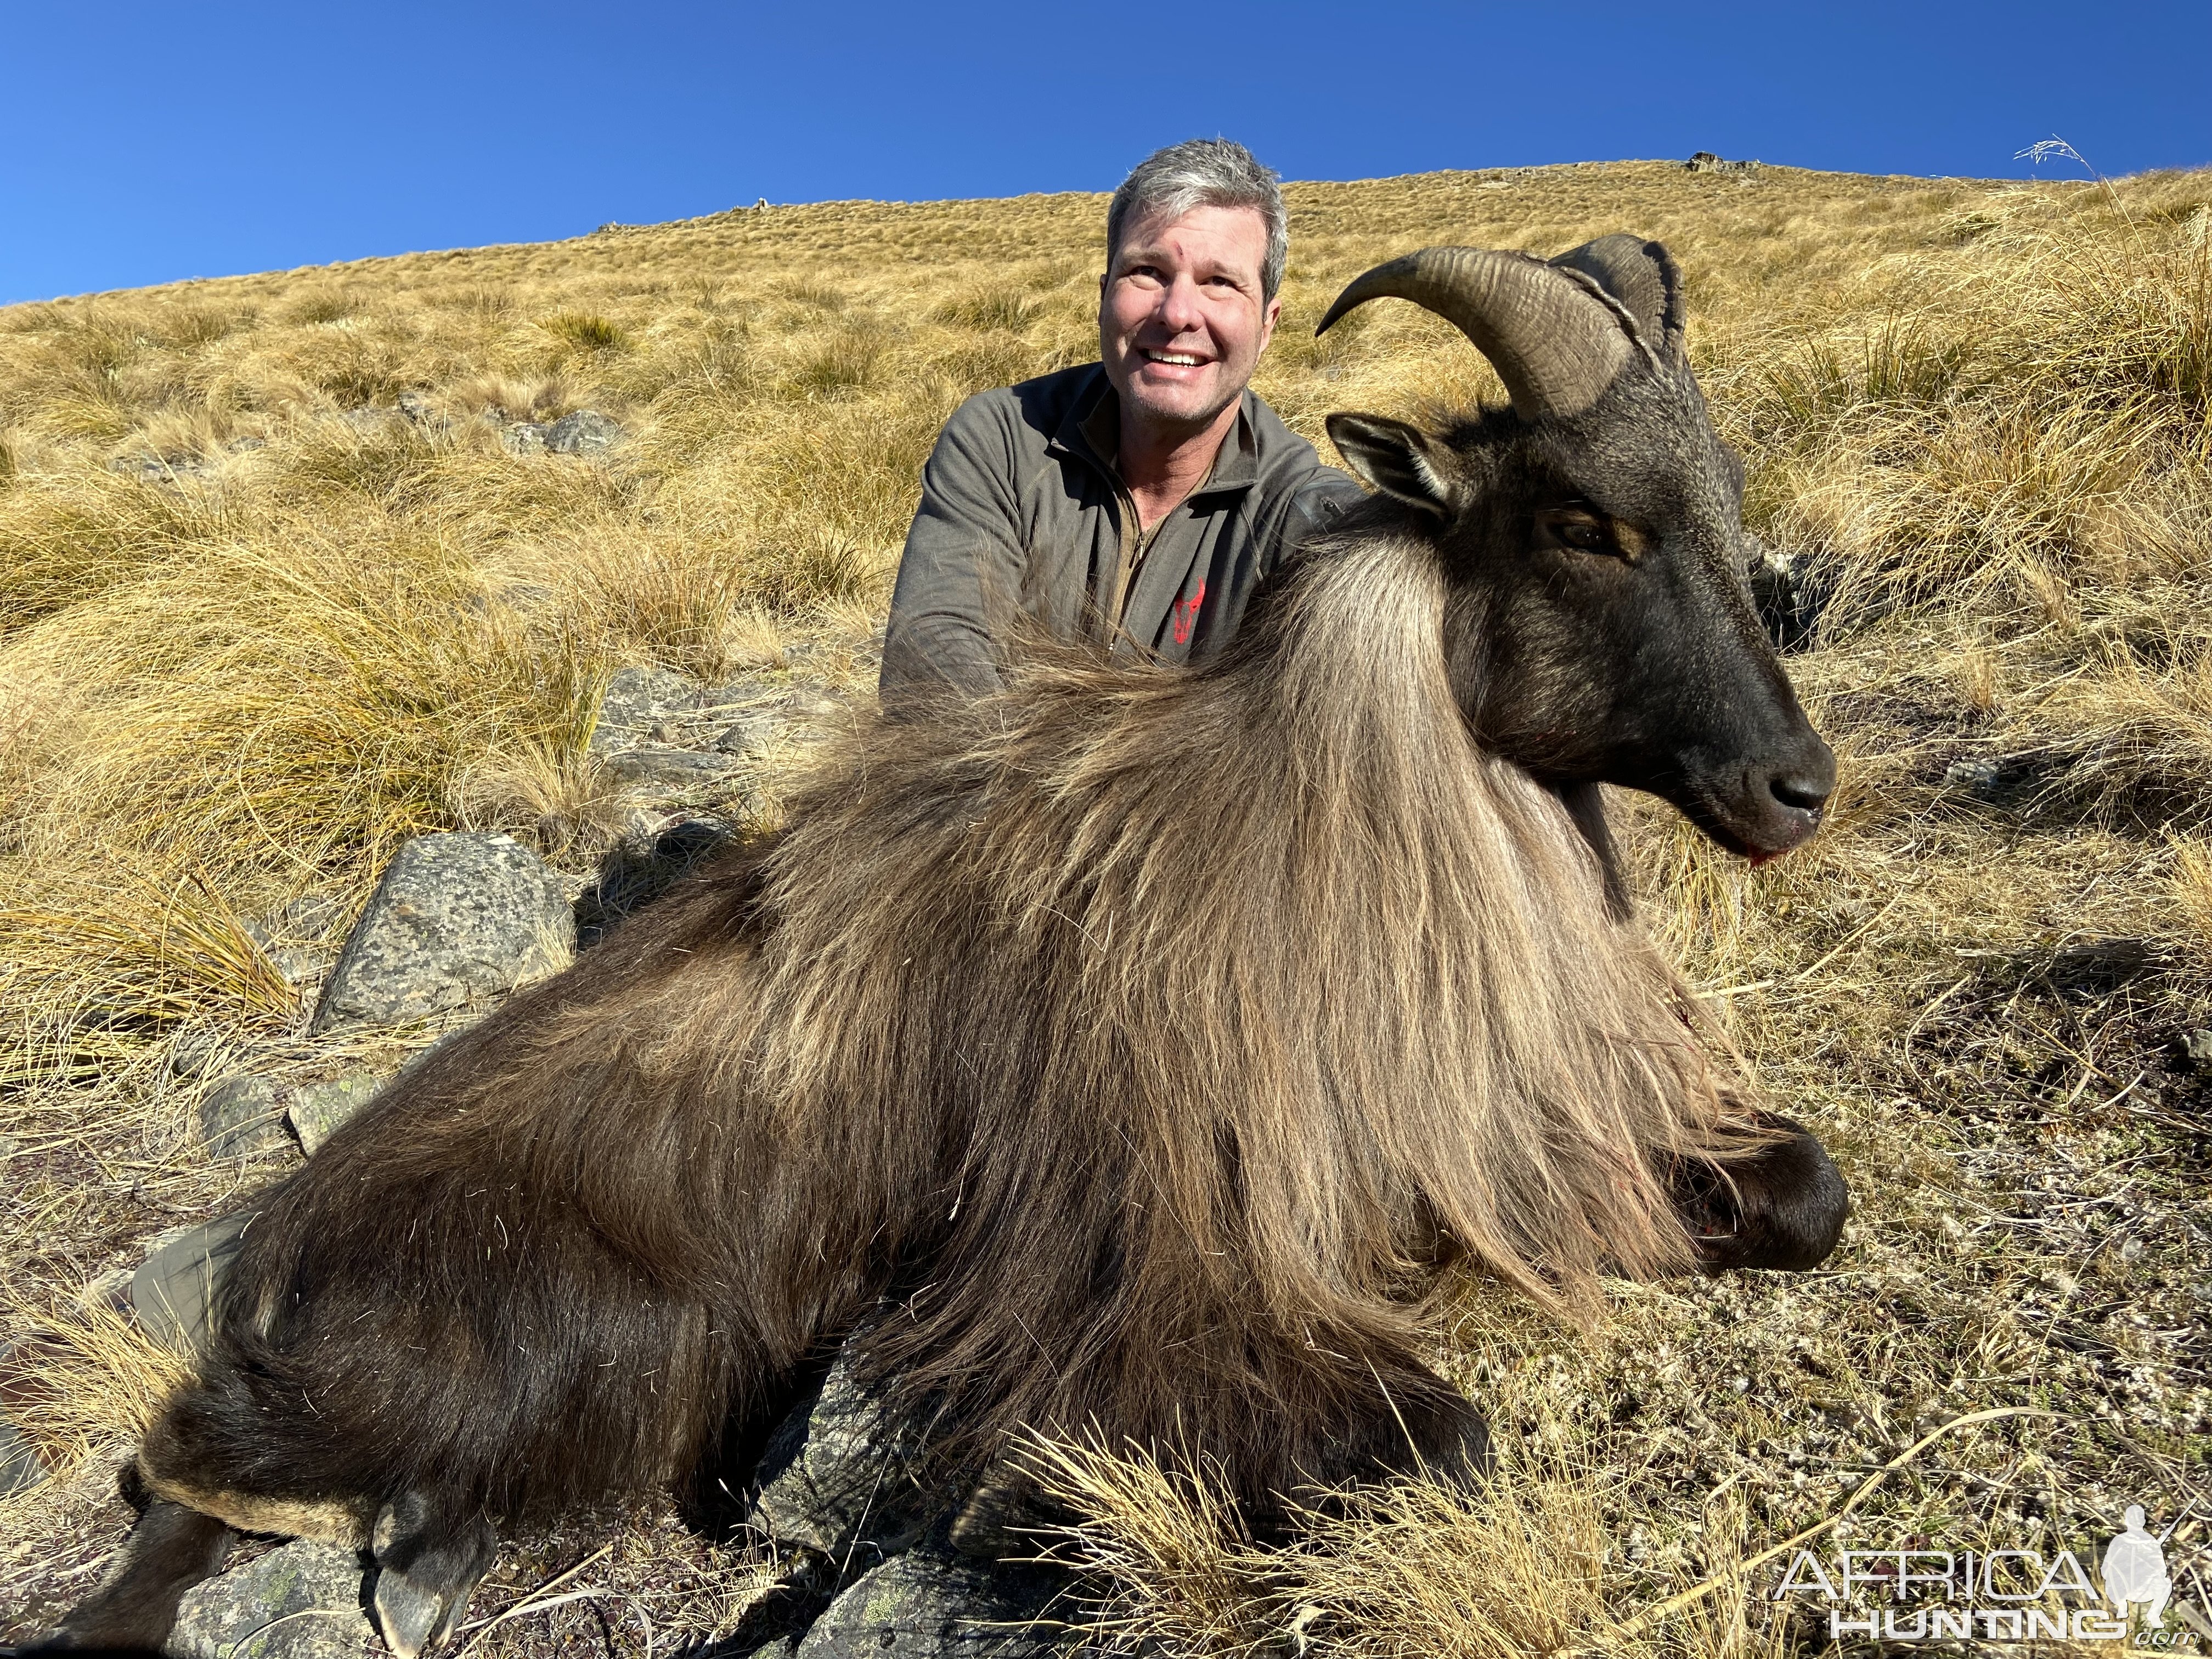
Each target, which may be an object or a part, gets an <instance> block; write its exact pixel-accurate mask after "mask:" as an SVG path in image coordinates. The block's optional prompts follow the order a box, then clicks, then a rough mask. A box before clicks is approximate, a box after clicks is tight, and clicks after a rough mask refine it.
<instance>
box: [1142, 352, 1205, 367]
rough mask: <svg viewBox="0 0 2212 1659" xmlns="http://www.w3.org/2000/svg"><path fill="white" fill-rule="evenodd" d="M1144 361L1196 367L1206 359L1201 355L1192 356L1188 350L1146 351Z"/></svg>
mask: <svg viewBox="0 0 2212 1659" xmlns="http://www.w3.org/2000/svg"><path fill="white" fill-rule="evenodd" d="M1145 361H1146V362H1148V363H1165V364H1166V365H1168V367H1170V368H1200V366H1202V365H1203V363H1204V362H1205V361H1206V360H1205V359H1204V358H1202V357H1194V356H1191V355H1190V353H1188V351H1147V352H1146V354H1145Z"/></svg>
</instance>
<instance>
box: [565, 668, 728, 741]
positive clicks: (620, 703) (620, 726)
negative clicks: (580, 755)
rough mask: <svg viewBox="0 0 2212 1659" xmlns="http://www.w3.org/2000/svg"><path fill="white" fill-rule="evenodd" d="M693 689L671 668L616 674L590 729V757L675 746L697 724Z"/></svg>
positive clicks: (698, 700) (698, 699)
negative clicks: (643, 746) (651, 746)
mask: <svg viewBox="0 0 2212 1659" xmlns="http://www.w3.org/2000/svg"><path fill="white" fill-rule="evenodd" d="M703 695H704V694H702V691H701V690H700V687H699V685H698V684H697V683H696V681H694V680H692V679H690V678H687V677H686V676H684V675H682V674H679V673H678V672H677V671H675V670H674V669H672V668H658V667H653V666H652V665H643V666H639V667H633V668H624V669H619V670H617V671H616V673H615V676H614V678H612V679H611V680H609V681H608V682H607V689H606V694H605V696H602V697H601V698H600V699H599V716H598V718H597V719H596V720H594V721H593V722H592V744H591V747H592V753H593V754H599V755H606V754H612V753H613V752H615V751H616V750H622V749H634V748H635V747H637V746H638V745H639V744H650V743H673V742H677V741H679V740H680V739H681V738H683V737H684V735H685V734H686V733H687V732H689V731H690V726H691V723H692V722H693V721H694V720H696V719H697V718H698V716H699V714H700V712H701V709H702V696H703Z"/></svg>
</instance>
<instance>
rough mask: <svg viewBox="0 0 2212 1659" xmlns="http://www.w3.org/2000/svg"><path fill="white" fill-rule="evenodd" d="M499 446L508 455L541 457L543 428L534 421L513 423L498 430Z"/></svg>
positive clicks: (543, 436) (543, 441)
mask: <svg viewBox="0 0 2212 1659" xmlns="http://www.w3.org/2000/svg"><path fill="white" fill-rule="evenodd" d="M499 446H500V447H501V449H504V450H505V451H506V452H507V453H508V454H510V455H543V454H544V453H545V428H544V427H542V426H540V425H538V422H535V421H513V422H509V423H508V424H507V425H506V426H504V427H501V428H500V434H499Z"/></svg>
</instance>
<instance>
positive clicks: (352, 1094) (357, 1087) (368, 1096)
mask: <svg viewBox="0 0 2212 1659" xmlns="http://www.w3.org/2000/svg"><path fill="white" fill-rule="evenodd" d="M383 1088H384V1079H382V1078H380V1077H378V1076H376V1075H375V1074H374V1073H369V1072H356V1073H353V1074H352V1075H350V1076H348V1077H341V1078H333V1079H331V1081H329V1082H328V1083H306V1084H302V1085H300V1086H299V1087H298V1088H297V1089H295V1090H294V1091H292V1103H291V1105H290V1106H289V1107H288V1108H287V1109H286V1110H285V1113H284V1115H285V1118H286V1120H287V1121H289V1123H290V1124H291V1126H292V1133H294V1134H295V1135H297V1136H299V1137H300V1147H301V1151H303V1152H314V1151H316V1150H317V1149H318V1148H319V1147H320V1146H322V1144H323V1143H324V1142H325V1140H328V1139H330V1138H331V1131H332V1130H333V1129H336V1128H337V1127H338V1125H340V1124H341V1123H343V1122H344V1121H346V1120H347V1119H348V1118H349V1117H351V1116H352V1115H354V1114H355V1113H356V1112H358V1111H359V1110H361V1109H362V1107H364V1106H366V1105H368V1103H369V1102H370V1101H372V1100H374V1099H375V1098H376V1097H377V1096H378V1095H379V1094H380V1092H382V1091H383Z"/></svg>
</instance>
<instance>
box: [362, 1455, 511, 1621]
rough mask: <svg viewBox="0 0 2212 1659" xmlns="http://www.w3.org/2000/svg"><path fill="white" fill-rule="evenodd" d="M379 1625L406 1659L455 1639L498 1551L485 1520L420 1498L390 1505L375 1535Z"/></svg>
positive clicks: (418, 1494)
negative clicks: (459, 1517)
mask: <svg viewBox="0 0 2212 1659" xmlns="http://www.w3.org/2000/svg"><path fill="white" fill-rule="evenodd" d="M369 1553H370V1554H371V1555H372V1556H374V1558H375V1560H376V1589H375V1592H374V1596H373V1598H372V1599H373V1600H374V1604H375V1607H376V1623H377V1627H378V1628H379V1629H380V1630H381V1631H382V1632H384V1644H385V1645H386V1647H388V1648H390V1649H391V1650H392V1652H394V1653H395V1654H397V1655H398V1656H399V1659H416V1656H417V1655H418V1654H420V1653H421V1652H422V1650H423V1649H425V1648H427V1647H435V1646H436V1645H438V1644H440V1643H441V1642H444V1641H447V1639H449V1638H451V1637H452V1635H453V1627H454V1626H456V1625H458V1624H459V1623H460V1621H461V1613H462V1610H463V1609H464V1608H465V1607H467V1606H468V1602H469V1595H470V1593H471V1591H473V1590H474V1589H476V1587H477V1580H478V1579H480V1578H482V1577H483V1576H484V1573H485V1572H486V1571H488V1570H489V1568H490V1566H491V1564H492V1559H493V1557H495V1555H496V1554H497V1553H499V1540H498V1538H497V1536H496V1535H495V1534H494V1533H493V1531H492V1529H491V1523H490V1522H488V1521H486V1520H485V1519H484V1518H483V1516H480V1515H476V1516H470V1517H468V1518H467V1519H466V1520H463V1521H454V1520H452V1519H449V1518H448V1517H447V1516H445V1515H443V1514H441V1512H440V1511H439V1510H438V1508H437V1506H436V1505H435V1504H433V1503H432V1502H431V1500H430V1499H429V1498H426V1497H425V1496H424V1495H423V1494H422V1493H421V1492H409V1493H407V1494H406V1495H405V1496H404V1497H402V1498H398V1499H397V1500H396V1501H394V1502H392V1503H390V1504H386V1505H385V1507H384V1510H383V1512H382V1513H381V1514H380V1515H379V1516H377V1517H376V1527H375V1529H374V1532H372V1533H371V1534H370V1535H369Z"/></svg>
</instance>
